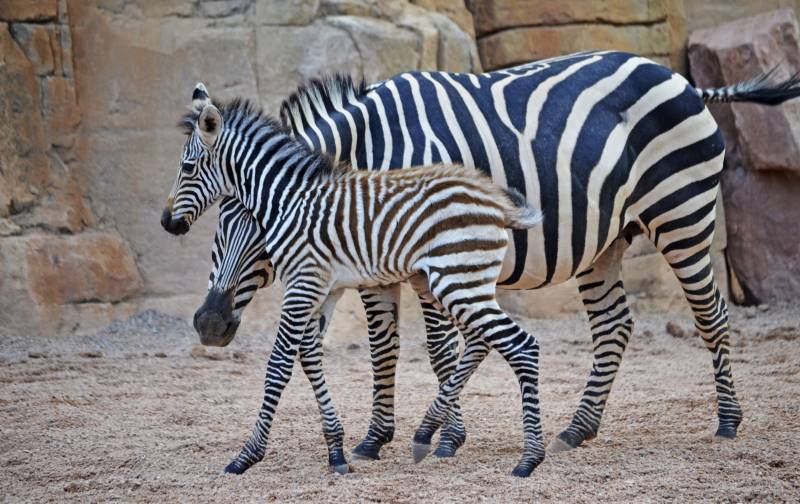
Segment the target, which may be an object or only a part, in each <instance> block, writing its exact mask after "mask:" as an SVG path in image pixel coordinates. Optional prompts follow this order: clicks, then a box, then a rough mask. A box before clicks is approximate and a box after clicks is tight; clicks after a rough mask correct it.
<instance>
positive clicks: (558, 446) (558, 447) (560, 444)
mask: <svg viewBox="0 0 800 504" xmlns="http://www.w3.org/2000/svg"><path fill="white" fill-rule="evenodd" d="M573 449H575V447H574V446H570V445H569V443H567V442H566V441H564V440H563V439H561V438H560V437H558V436H556V437H554V438H553V440H552V441H550V444H548V445H547V453H559V452H565V451H569V450H573Z"/></svg>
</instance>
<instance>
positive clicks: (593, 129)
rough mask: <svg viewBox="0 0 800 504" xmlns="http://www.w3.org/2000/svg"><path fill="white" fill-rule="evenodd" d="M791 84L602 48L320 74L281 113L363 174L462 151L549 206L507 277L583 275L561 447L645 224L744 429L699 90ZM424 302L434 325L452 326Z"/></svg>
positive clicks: (786, 87)
mask: <svg viewBox="0 0 800 504" xmlns="http://www.w3.org/2000/svg"><path fill="white" fill-rule="evenodd" d="M795 84H796V80H794V79H792V80H790V81H788V82H787V83H784V84H781V85H776V86H773V85H770V83H769V82H766V81H758V82H751V83H746V84H743V85H737V86H734V87H731V88H726V89H725V90H709V91H702V92H699V91H698V90H696V89H694V88H693V87H691V86H690V85H688V83H687V82H686V81H685V80H684V79H683V78H682V77H680V76H678V75H675V74H673V73H672V72H670V71H669V70H667V69H665V68H663V67H661V66H658V65H656V64H654V63H652V62H651V61H648V60H646V59H643V58H638V57H636V56H633V55H629V54H624V53H618V52H594V53H581V54H576V55H569V56H566V57H562V58H557V59H552V60H546V61H541V62H536V63H531V64H529V65H523V66H521V67H517V68H514V69H510V70H505V71H501V72H493V73H489V74H483V75H466V74H444V73H426V72H422V73H410V74H401V75H399V76H397V77H395V78H392V79H389V80H387V81H385V82H382V83H378V84H376V85H374V86H371V87H370V88H369V89H366V88H363V87H359V86H353V85H352V84H351V83H350V82H349V81H347V80H344V81H342V80H338V81H329V82H318V83H313V84H312V85H311V86H309V87H307V88H305V89H303V90H301V91H300V92H299V93H297V94H296V95H294V96H293V97H291V98H290V99H289V100H287V102H286V103H285V104H284V107H283V110H282V118H283V119H284V120H285V121H288V123H289V124H291V126H292V128H293V130H294V131H295V134H296V136H297V137H298V138H300V139H302V140H304V141H305V142H306V143H307V144H309V145H311V146H313V147H314V148H316V149H320V150H324V151H327V152H329V153H331V154H332V155H333V156H334V157H335V158H337V159H339V160H343V161H349V162H350V163H351V164H353V165H354V166H356V167H358V168H367V169H388V168H396V167H403V166H410V165H414V164H421V163H429V162H435V161H439V160H441V161H460V162H463V163H465V164H466V165H468V166H478V167H479V168H482V169H484V170H486V171H488V172H489V173H490V174H491V176H492V178H493V179H494V180H495V181H497V182H499V183H501V184H505V185H507V186H510V187H514V188H516V189H518V190H520V191H521V192H524V193H525V194H526V196H527V198H528V199H529V201H532V202H533V203H534V204H538V205H540V206H541V207H542V208H543V209H544V211H545V216H546V217H545V223H544V228H542V232H539V231H538V230H534V231H533V232H531V233H529V234H525V233H515V234H514V237H513V238H514V248H513V253H511V254H509V255H508V256H507V257H506V261H505V263H504V270H503V274H502V275H501V279H502V280H501V284H503V285H504V286H505V287H508V288H538V287H542V286H546V285H552V284H555V283H558V282H562V281H564V280H566V279H568V278H570V277H572V276H576V277H577V279H578V283H579V289H580V291H581V296H582V298H583V301H584V304H585V306H586V308H587V312H588V313H589V317H590V322H591V329H592V337H593V341H594V343H595V345H594V363H593V366H592V371H591V374H590V378H589V381H588V383H587V387H586V390H585V391H584V394H583V397H582V399H581V402H580V405H579V407H578V410H577V412H576V414H575V416H574V417H573V420H572V422H571V424H570V426H569V427H568V428H567V429H566V430H565V431H564V432H562V433H561V434H559V436H558V438H557V440H556V441H555V443H556V448H563V447H566V446H569V447H572V446H577V445H578V444H580V443H581V442H582V441H583V440H585V439H587V438H590V437H592V436H593V435H594V434H595V433H596V430H597V427H598V425H599V422H600V418H601V415H602V411H603V407H604V405H605V402H606V399H607V397H608V393H609V391H610V388H611V384H612V382H613V379H614V376H615V373H616V371H617V369H618V367H619V363H620V359H621V357H622V353H623V352H624V349H625V346H626V344H627V341H628V337H629V335H630V332H631V329H632V325H633V322H632V319H631V317H630V313H629V310H628V307H627V304H626V301H625V292H624V287H623V284H622V280H621V277H620V260H621V257H622V253H623V252H624V250H625V247H626V246H627V241H626V240H625V239H624V238H625V235H626V234H627V232H629V231H634V230H635V229H636V228H642V229H643V230H644V231H645V233H646V234H647V235H648V237H650V238H651V239H652V240H653V241H654V242H655V243H656V245H657V247H658V248H659V250H661V251H662V253H664V255H665V257H666V258H667V260H668V261H669V262H670V264H671V265H672V267H673V269H674V270H675V272H676V274H677V276H678V277H679V280H680V281H681V284H682V286H683V287H684V290H685V292H686V295H687V299H688V300H689V302H690V304H691V305H692V309H693V310H694V313H695V318H696V323H697V326H698V328H699V329H700V332H701V335H702V336H703V339H704V341H705V342H706V344H707V346H708V348H709V349H710V350H711V351H712V354H713V361H714V368H715V380H716V383H717V394H718V415H719V419H720V424H719V428H718V430H717V435H718V436H722V437H734V436H735V434H736V428H737V426H738V424H739V421H740V419H741V410H740V408H739V406H738V402H737V401H736V397H735V393H734V390H733V380H732V376H731V372H730V362H729V357H728V354H729V349H728V329H727V314H726V309H725V306H724V301H723V300H722V298H721V296H720V295H719V292H718V290H717V288H716V285H715V283H714V280H713V275H712V273H711V269H710V260H709V257H708V246H709V244H710V241H711V237H712V234H713V224H714V220H713V219H714V212H713V210H714V196H715V194H716V190H717V179H718V175H719V171H720V170H721V167H722V156H723V145H722V140H721V137H720V136H719V133H718V131H717V127H716V124H715V122H714V121H713V119H712V118H711V117H710V115H709V114H708V112H707V110H706V109H705V107H704V104H703V101H702V99H701V98H700V96H702V97H703V98H706V99H708V98H710V97H719V96H724V97H725V98H726V99H728V100H749V101H754V102H760V103H767V104H774V103H779V102H781V101H783V100H785V99H788V98H792V97H795V96H797V95H798V90H797V88H796V86H795ZM176 210H177V209H176ZM170 211H171V209H170ZM167 216H170V213H169V212H168V213H167ZM168 223H169V220H168ZM425 308H426V309H425V313H426V319H430V320H433V321H437V320H438V321H439V323H440V324H443V326H444V327H447V326H448V323H447V322H446V321H443V320H442V318H441V316H438V315H437V314H436V312H435V310H433V309H432V308H431V307H430V306H427V307H425ZM437 317H438V318H437ZM450 334H452V332H450ZM422 441H424V439H423V440H422Z"/></svg>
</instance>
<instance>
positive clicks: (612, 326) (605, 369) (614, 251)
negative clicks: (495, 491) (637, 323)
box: [547, 238, 633, 453]
mask: <svg viewBox="0 0 800 504" xmlns="http://www.w3.org/2000/svg"><path fill="white" fill-rule="evenodd" d="M627 248H628V242H627V241H626V239H625V238H618V239H617V240H615V241H614V243H612V244H611V246H610V247H609V248H608V249H607V250H606V251H605V252H603V254H602V255H601V256H600V257H598V258H597V261H595V263H594V264H592V266H591V268H589V269H588V270H586V271H584V272H582V273H580V274H579V275H577V277H576V278H577V280H578V291H579V292H580V294H581V299H582V300H583V306H584V308H585V309H586V314H587V315H588V316H589V324H590V328H591V332H592V346H593V362H592V370H591V372H590V374H589V380H588V381H587V382H586V387H585V388H584V390H583V395H582V396H581V401H580V403H579V404H578V409H577V410H576V411H575V414H574V415H573V417H572V422H571V423H570V424H569V427H567V428H566V429H565V430H564V431H563V432H561V433H560V434H559V435H558V436H556V437H555V438H554V439H553V440H552V441H551V442H550V444H549V445H548V447H547V450H548V451H549V452H551V453H555V452H560V451H564V450H569V449H572V448H577V447H578V446H580V445H581V443H583V442H584V441H587V440H590V439H592V438H594V437H595V436H596V435H597V430H598V428H599V427H600V420H601V419H602V417H603V409H604V408H605V405H606V401H607V400H608V396H609V394H610V393H611V387H612V385H613V384H614V378H615V377H616V375H617V370H619V366H620V363H621V362H622V354H623V353H624V352H625V347H626V346H627V344H628V339H629V338H630V335H631V332H632V331H633V317H632V316H631V313H630V309H629V308H628V303H627V301H626V298H625V287H624V285H623V283H622V256H623V254H624V253H625V250H626V249H627Z"/></svg>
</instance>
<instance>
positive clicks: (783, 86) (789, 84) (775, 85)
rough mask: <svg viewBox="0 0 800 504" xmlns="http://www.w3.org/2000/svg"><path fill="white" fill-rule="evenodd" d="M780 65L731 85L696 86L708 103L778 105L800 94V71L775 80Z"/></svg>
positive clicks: (698, 92)
mask: <svg viewBox="0 0 800 504" xmlns="http://www.w3.org/2000/svg"><path fill="white" fill-rule="evenodd" d="M777 69H778V67H777V66H776V67H774V68H773V69H772V70H770V71H769V72H766V73H762V74H761V75H759V76H757V77H755V78H753V79H750V80H747V81H743V82H737V83H736V84H733V85H731V86H727V87H721V88H706V89H703V88H695V89H696V90H697V94H699V95H700V98H702V99H703V101H704V102H706V103H725V102H752V103H760V104H761V105H778V104H780V103H783V102H785V101H786V100H791V99H792V98H797V97H798V96H800V72H796V73H795V74H793V75H792V76H791V77H789V78H788V79H786V80H784V81H775V80H774V79H773V77H774V76H775V71H776V70H777Z"/></svg>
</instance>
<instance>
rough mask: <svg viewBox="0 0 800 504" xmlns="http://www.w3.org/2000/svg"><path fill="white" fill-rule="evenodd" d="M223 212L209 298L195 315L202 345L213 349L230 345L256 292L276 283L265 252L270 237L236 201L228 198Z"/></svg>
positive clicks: (213, 249)
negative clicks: (266, 236) (265, 243)
mask: <svg viewBox="0 0 800 504" xmlns="http://www.w3.org/2000/svg"><path fill="white" fill-rule="evenodd" d="M219 208H220V212H219V224H218V225H217V234H216V235H215V236H214V245H213V247H212V249H211V260H212V263H213V266H212V269H211V275H209V278H208V295H207V296H206V300H205V302H204V303H203V305H202V306H201V307H200V308H199V309H198V310H197V312H196V313H195V315H194V328H195V329H196V330H197V333H198V334H199V335H200V342H201V343H203V344H204V345H210V346H225V345H227V344H228V343H230V342H231V341H232V340H233V337H234V336H235V335H236V329H237V328H238V327H239V322H240V320H241V316H242V311H243V310H244V308H245V307H246V306H247V305H248V303H250V301H251V300H252V299H253V295H255V293H256V290H258V289H260V288H261V287H269V286H270V285H272V283H273V282H274V281H275V270H274V269H273V268H272V264H271V263H270V262H269V257H267V252H266V250H265V248H264V239H265V234H266V233H265V232H264V230H263V229H262V228H261V226H259V225H258V224H257V222H256V220H255V219H254V218H253V217H252V215H251V214H250V212H249V211H248V210H247V209H246V208H245V207H244V205H242V204H241V203H240V202H239V201H238V200H237V199H236V198H224V199H223V200H222V203H220V207H219Z"/></svg>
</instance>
